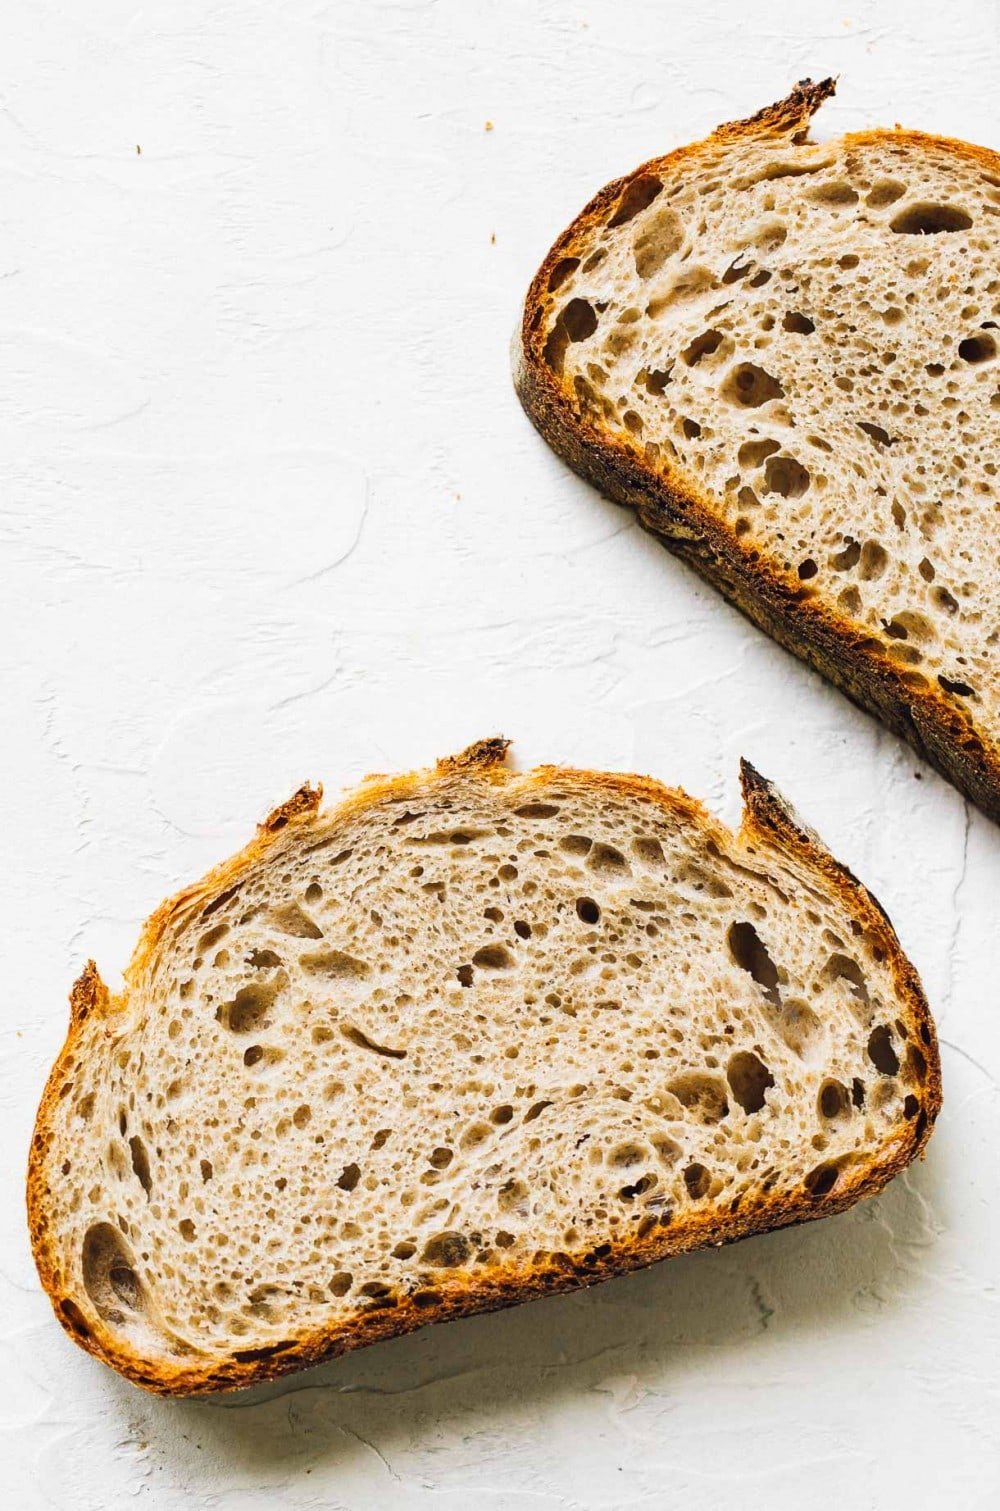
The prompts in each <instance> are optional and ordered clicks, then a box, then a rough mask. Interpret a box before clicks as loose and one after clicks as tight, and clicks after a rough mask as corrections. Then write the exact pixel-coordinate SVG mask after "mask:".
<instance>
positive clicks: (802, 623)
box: [514, 79, 1000, 822]
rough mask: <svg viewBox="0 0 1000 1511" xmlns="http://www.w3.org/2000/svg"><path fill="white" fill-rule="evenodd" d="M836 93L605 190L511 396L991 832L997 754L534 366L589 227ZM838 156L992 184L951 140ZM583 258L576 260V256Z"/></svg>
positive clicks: (979, 156) (527, 342)
mask: <svg viewBox="0 0 1000 1511" xmlns="http://www.w3.org/2000/svg"><path fill="white" fill-rule="evenodd" d="M833 90H834V81H833V80H832V79H826V80H824V81H823V82H822V83H821V84H813V83H812V82H811V81H810V80H808V79H806V80H803V82H802V83H801V84H798V85H796V87H795V89H794V90H793V91H792V93H791V94H790V95H789V96H788V98H787V99H785V100H782V101H779V103H778V104H776V105H771V106H768V107H767V108H766V109H765V110H762V111H759V112H758V113H757V115H755V116H752V117H750V119H749V120H746V121H735V122H731V123H729V124H728V125H725V126H721V127H719V129H718V130H717V131H716V132H714V133H713V134H712V136H710V137H708V138H706V139H705V140H704V141H702V142H696V143H694V144H693V145H691V146H688V147H682V148H679V149H677V150H676V151H674V152H671V153H669V154H667V155H666V156H664V157H660V158H653V159H652V160H651V161H649V162H647V163H643V164H642V165H641V166H640V167H638V168H636V169H635V171H634V172H633V173H631V174H628V175H626V176H625V177H624V178H621V179H616V180H614V181H613V182H612V183H610V184H607V185H606V186H605V187H604V188H603V189H602V190H601V191H600V192H599V193H598V194H597V195H596V196H595V197H594V199H592V200H591V202H590V203H589V204H588V205H587V206H586V207H585V208H584V210H583V211H582V212H581V213H580V215H579V216H577V218H576V220H575V221H573V223H572V224H571V225H570V226H569V227H567V229H566V230H565V231H564V232H563V233H562V235H561V236H560V237H559V238H558V239H557V240H556V242H555V243H554V245H553V246H552V248H551V250H550V251H549V253H548V255H547V256H546V258H545V260H544V261H543V263H542V265H541V267H540V268H539V270H538V272H537V273H536V274H535V277H534V279H533V280H532V283H531V286H530V288H529V290H528V294H527V298H526V299H525V304H524V311H523V316H522V320H521V324H520V327H519V329H518V332H517V333H516V335H515V340H514V384H515V387H516V389H517V393H518V396H519V398H520V400H521V403H522V405H523V407H524V410H525V412H526V414H527V415H528V418H529V419H530V420H531V422H532V424H533V425H534V426H535V428H536V429H537V430H538V431H539V432H540V434H541V435H542V436H543V438H544V439H545V440H546V441H547V442H548V444H549V445H550V446H551V447H552V449H553V451H555V452H556V453H557V454H558V455H559V456H561V457H562V458H563V460H564V461H566V462H568V464H569V465H570V466H571V467H572V468H573V469H574V471H576V472H578V473H580V475H581V476H582V477H585V478H586V479H587V480H588V482H591V483H593V484H594V486H595V487H597V488H599V489H600V490H601V492H602V493H605V494H606V495H607V496H608V497H609V498H612V499H614V500H615V502H616V503H619V504H624V505H625V506H626V507H628V508H631V509H634V510H635V513H636V515H637V517H638V520H639V523H640V524H641V525H642V526H643V528H644V529H646V530H648V531H649V532H650V533H651V534H653V535H655V536H657V537H658V538H659V539H660V540H661V541H662V543H663V544H664V545H665V546H666V547H667V548H668V549H669V550H670V551H672V552H673V553H674V554H675V555H677V556H679V557H681V558H682V560H684V561H686V562H687V563H688V564H689V565H690V566H692V567H693V568H694V570H695V571H696V572H698V574H699V575H700V576H701V577H703V578H704V579H705V580H706V581H707V582H709V583H711V585H712V586H713V587H715V588H717V589H718V590H719V591H720V592H721V593H723V594H724V596H725V597H726V598H727V599H728V600H729V601H730V602H731V603H733V604H735V606H736V607H737V608H738V609H740V610H741V611H742V612H743V613H744V614H745V615H746V616H747V618H749V619H752V620H753V621H754V623H755V624H757V625H759V626H760V628H761V629H763V630H765V631H766V632H767V633H768V634H769V635H771V637H772V638H773V639H775V640H777V641H778V643H779V644H781V645H783V646H784V647H785V648H786V650H790V651H792V652H793V653H794V654H795V655H797V656H799V657H800V658H801V659H802V660H804V661H807V662H808V663H809V664H810V665H811V666H813V667H815V668H816V670H817V671H820V672H822V673H823V674H824V675H825V676H826V677H827V678H829V680H830V681H831V682H833V683H835V685H836V686H838V687H839V688H840V689H841V691H843V692H845V693H846V694H847V696H848V697H849V698H851V699H852V701H853V702H855V703H857V704H858V705H859V706H860V707H862V708H864V709H865V710H866V711H867V712H869V713H872V714H874V715H875V716H876V717H877V718H880V719H881V720H882V721H883V723H885V724H887V725H888V726H889V728H890V729H891V730H892V731H893V732H894V733H895V734H897V735H899V736H901V737H902V738H903V739H904V740H906V741H907V742H908V743H909V744H910V745H911V746H912V747H913V749H914V750H916V751H917V753H918V754H919V755H920V756H922V757H923V758H924V759H925V760H926V761H928V762H929V764H930V765H932V766H934V767H935V768H936V769H937V770H938V771H940V772H941V774H942V775H943V776H945V777H946V778H947V779H948V780H949V781H950V782H952V783H953V784H954V785H955V786H956V787H957V788H958V790H959V791H960V792H962V793H964V794H965V796H966V797H968V798H970V799H971V800H972V802H974V803H975V804H976V805H977V807H979V808H981V809H982V811H983V812H984V813H985V814H987V815H988V817H990V818H992V819H993V820H995V821H996V822H1000V751H998V750H997V748H996V747H995V746H994V745H993V744H992V743H991V742H989V741H987V740H986V739H984V738H983V736H982V735H981V734H980V733H979V731H978V730H977V728H976V727H975V724H974V722H973V720H972V718H971V717H970V716H969V715H968V714H967V713H965V712H964V711H963V710H962V709H960V708H957V707H956V706H955V705H954V703H952V702H950V701H949V700H948V698H947V697H946V695H945V694H944V692H943V691H941V690H939V689H937V688H935V687H928V686H926V685H918V684H917V682H916V681H915V679H914V678H913V676H912V673H910V672H908V671H907V669H906V668H905V667H902V666H899V665H898V664H897V663H895V662H894V661H892V660H891V658H890V657H889V656H888V655H887V654H886V653H885V651H884V649H883V648H882V647H881V645H879V644H878V642H876V641H874V640H873V639H872V638H871V637H869V636H867V635H866V634H864V633H863V631H862V630H861V629H860V628H859V627H858V626H857V625H855V624H853V623H852V622H851V621H850V620H849V619H848V618H847V617H846V616H845V615H843V614H841V613H839V612H838V611H837V610H836V609H834V608H832V607H830V606H829V605H827V604H824V603H822V602H820V601H818V600H817V599H814V598H813V597H812V595H811V592H810V590H809V588H808V587H806V586H805V585H804V584H803V583H802V582H800V581H799V579H798V577H797V576H796V575H794V574H793V573H792V572H791V571H785V570H782V569H781V568H779V567H777V566H776V565H775V564H774V563H772V562H769V561H761V560H760V559H759V553H758V551H757V550H756V549H755V547H754V545H753V542H752V539H750V538H747V539H740V538H739V537H738V536H737V535H736V533H735V531H734V530H733V529H731V528H730V526H729V525H728V524H727V523H726V522H725V521H724V520H722V519H720V518H719V517H718V514H717V512H716V506H715V505H714V503H713V500H712V499H711V497H710V496H709V495H708V494H707V493H705V492H703V491H702V490H700V489H699V487H698V485H697V483H696V482H695V481H694V480H693V478H692V477H691V476H690V475H688V474H685V473H682V472H681V471H680V470H679V469H676V468H672V467H670V466H665V467H664V468H663V470H662V471H660V472H654V471H652V470H651V469H650V468H649V466H648V465H647V464H646V462H645V461H644V459H643V458H641V457H640V455H639V454H638V452H637V451H636V450H635V449H634V448H633V447H631V446H630V445H629V444H628V442H627V440H625V439H624V438H619V437H617V436H609V435H606V434H605V433H603V432H602V431H601V430H599V429H598V428H597V427H596V426H595V425H594V424H592V423H591V422H590V421H589V420H587V419H586V418H584V417H583V416H582V415H581V414H580V413H579V410H578V408H577V405H576V403H575V402H574V398H573V396H572V395H571V393H570V392H569V390H568V389H567V388H566V387H565V386H564V385H563V384H562V383H561V382H560V380H559V379H558V378H557V377H556V376H555V374H554V373H553V372H552V370H551V368H550V367H549V365H548V363H547V362H546V361H545V357H544V345H545V339H546V334H547V332H546V329H545V322H544V319H543V316H544V313H545V311H546V309H547V307H548V303H549V296H548V288H549V280H550V278H551V277H552V274H553V270H554V269H555V267H556V265H557V264H558V263H559V262H561V261H562V260H563V259H564V258H567V257H570V256H573V255H575V253H576V252H577V251H579V249H580V248H581V247H582V246H584V245H585V244H586V242H587V239H588V237H589V236H590V235H591V233H592V230H593V228H594V227H595V226H597V225H599V224H603V222H604V221H605V220H606V219H607V216H608V212H609V210H610V209H611V207H612V206H613V205H614V204H615V203H617V202H618V200H619V199H620V197H621V196H622V195H623V194H624V193H625V192H626V191H627V188H628V185H629V184H630V183H632V182H633V181H635V180H636V179H639V178H643V177H645V176H649V175H653V174H656V175H661V174H664V173H667V172H671V173H676V172H677V171H678V170H683V169H684V168H686V167H687V166H688V165H689V164H692V163H694V162H696V161H697V160H698V159H699V158H702V157H705V156H718V153H719V150H720V148H723V149H724V148H725V147H727V146H728V145H730V144H732V143H733V142H737V141H740V140H743V139H746V138H751V137H755V136H759V135H761V134H769V135H789V136H790V137H791V138H792V139H793V140H796V141H800V140H801V139H802V138H801V132H802V130H804V128H805V127H806V126H807V125H808V121H809V117H810V115H811V114H812V113H813V112H814V111H815V110H816V109H818V107H819V105H820V104H821V103H822V101H823V100H824V99H826V98H827V97H828V96H829V95H830V94H832V93H833ZM843 141H844V143H845V144H846V145H847V146H861V147H863V146H871V145H878V144H883V143H885V142H887V141H892V142H894V143H902V144H906V145H909V146H913V147H920V148H923V149H934V150H938V151H942V152H949V153H952V154H954V155H956V156H959V157H964V158H967V159H969V160H970V161H972V162H974V163H975V164H976V165H977V166H979V167H981V168H986V169H988V170H989V171H990V172H991V173H994V174H997V173H1000V154H997V153H995V152H991V151H989V150H988V149H987V148H985V147H977V146H972V145H970V144H969V143H966V142H960V141H957V140H954V139H953V138H950V137H939V136H929V135H926V134H924V133H922V132H917V131H904V130H901V129H900V128H898V127H897V128H896V129H895V130H894V131H885V130H873V131H863V132H854V133H851V134H849V135H847V136H845V137H844V138H843ZM581 255H584V254H583V253H581Z"/></svg>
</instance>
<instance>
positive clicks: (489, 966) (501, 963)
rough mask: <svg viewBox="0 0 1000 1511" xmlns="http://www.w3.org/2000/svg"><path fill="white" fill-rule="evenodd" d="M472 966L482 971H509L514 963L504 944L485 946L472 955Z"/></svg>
mask: <svg viewBox="0 0 1000 1511" xmlns="http://www.w3.org/2000/svg"><path fill="white" fill-rule="evenodd" d="M472 964H473V965H474V966H478V967H479V968H480V970H484V971H510V970H513V968H514V966H515V964H516V961H515V960H514V956H513V955H512V954H511V952H510V950H509V949H508V948H507V946H506V945H505V944H485V945H483V947H482V949H479V950H477V951H476V953H475V954H474V955H473V957H472Z"/></svg>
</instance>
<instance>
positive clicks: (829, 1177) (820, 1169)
mask: <svg viewBox="0 0 1000 1511" xmlns="http://www.w3.org/2000/svg"><path fill="white" fill-rule="evenodd" d="M839 1174H840V1165H839V1164H838V1163H837V1161H836V1160H828V1161H827V1162H826V1163H824V1164H822V1165H817V1166H816V1167H815V1169H813V1170H810V1171H809V1174H808V1175H807V1176H806V1178H805V1181H804V1182H803V1184H804V1185H805V1188H806V1190H807V1191H808V1193H809V1195H810V1196H811V1197H812V1198H813V1200H814V1201H818V1200H819V1198H820V1197H822V1196H828V1195H829V1194H830V1192H831V1191H832V1190H833V1188H834V1186H835V1185H836V1184H837V1177H838V1175H839Z"/></svg>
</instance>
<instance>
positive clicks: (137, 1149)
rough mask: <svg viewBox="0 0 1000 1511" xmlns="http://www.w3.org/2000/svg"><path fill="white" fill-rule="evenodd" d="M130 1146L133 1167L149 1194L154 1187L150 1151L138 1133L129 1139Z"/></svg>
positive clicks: (137, 1177) (141, 1184) (143, 1187)
mask: <svg viewBox="0 0 1000 1511" xmlns="http://www.w3.org/2000/svg"><path fill="white" fill-rule="evenodd" d="M128 1146H129V1149H130V1151H131V1154H132V1169H133V1171H134V1173H135V1178H136V1180H137V1181H138V1182H139V1184H140V1186H141V1187H142V1189H143V1190H144V1191H145V1193H146V1195H147V1196H148V1195H149V1193H150V1191H151V1190H152V1188H153V1182H152V1178H151V1176H150V1173H149V1151H148V1150H147V1148H146V1145H145V1144H144V1143H143V1141H142V1139H141V1138H139V1136H138V1134H136V1135H135V1136H134V1137H132V1138H130V1139H129V1141H128Z"/></svg>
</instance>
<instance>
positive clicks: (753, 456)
mask: <svg viewBox="0 0 1000 1511" xmlns="http://www.w3.org/2000/svg"><path fill="white" fill-rule="evenodd" d="M780 450H781V446H780V444H779V443H778V442H777V441H773V440H771V439H770V437H765V438H764V439H763V440H760V441H744V442H743V445H742V446H741V447H740V449H739V451H738V452H737V453H736V460H737V462H738V463H739V465H740V466H741V467H760V466H762V465H763V463H764V462H766V461H767V458H768V457H769V456H773V455H774V453H775V452H776V451H780Z"/></svg>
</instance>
